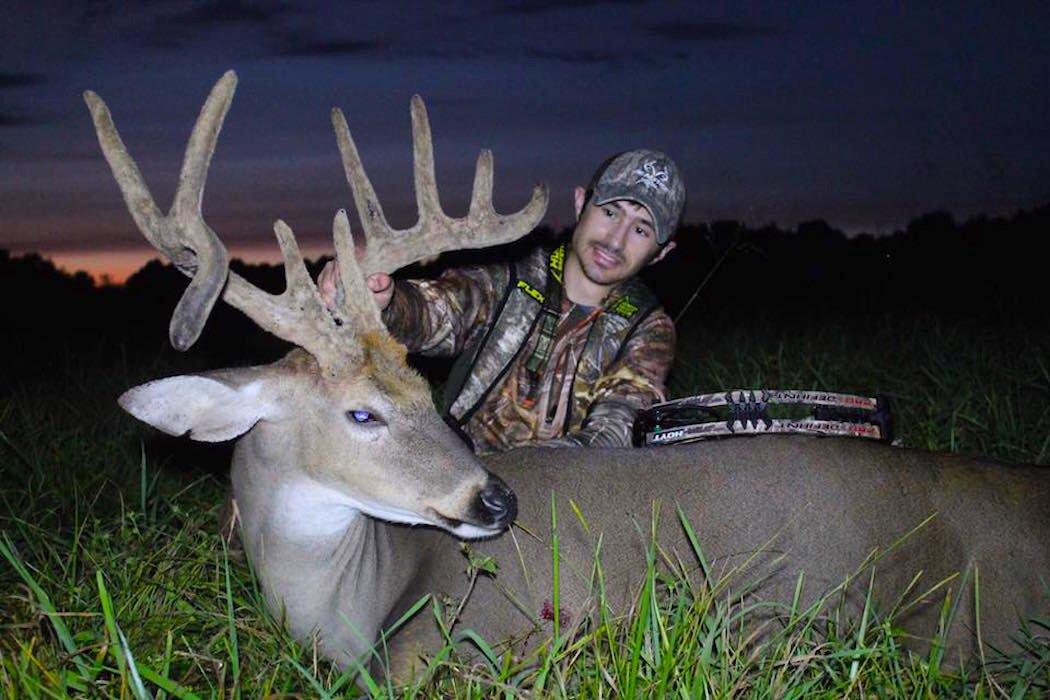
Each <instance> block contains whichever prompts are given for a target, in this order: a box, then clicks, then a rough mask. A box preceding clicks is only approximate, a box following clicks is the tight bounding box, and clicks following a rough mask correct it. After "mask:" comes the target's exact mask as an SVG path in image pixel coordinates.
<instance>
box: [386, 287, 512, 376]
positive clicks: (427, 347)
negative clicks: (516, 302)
mask: <svg viewBox="0 0 1050 700" xmlns="http://www.w3.org/2000/svg"><path fill="white" fill-rule="evenodd" d="M494 283H495V280H494V278H493V271H492V269H491V268H489V267H465V268H457V269H451V270H446V271H445V272H443V273H442V274H441V277H439V278H438V279H436V280H398V281H396V282H395V283H394V284H395V287H394V296H393V297H392V298H391V300H390V305H389V306H387V308H386V309H385V310H384V311H383V322H384V323H386V327H387V330H389V331H390V334H391V335H393V336H394V337H395V338H397V339H398V340H399V341H401V342H402V343H404V344H405V347H407V348H408V351H409V352H414V353H420V354H423V355H430V356H432V357H451V356H454V355H458V354H459V353H460V352H461V351H462V350H463V348H464V347H465V346H466V344H467V343H468V342H469V341H470V340H471V339H472V336H473V334H474V333H480V332H482V330H483V329H484V327H485V324H486V323H487V322H488V319H489V316H490V314H491V313H492V309H493V307H494V306H495V303H496V294H497V290H496V289H495V287H494Z"/></svg>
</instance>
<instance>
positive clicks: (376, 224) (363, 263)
mask: <svg viewBox="0 0 1050 700" xmlns="http://www.w3.org/2000/svg"><path fill="white" fill-rule="evenodd" d="M411 111H412V153H413V162H414V165H413V179H414V181H415V186H416V204H417V206H418V208H419V220H418V221H417V222H416V225H415V226H413V227H412V228H410V229H402V230H397V229H394V228H392V227H391V226H390V225H389V224H388V223H387V221H386V218H385V217H384V216H383V210H382V208H381V207H380V205H379V200H378V198H377V197H376V193H375V189H374V188H373V187H372V183H371V181H370V180H369V179H368V175H367V174H366V173H365V170H364V165H363V164H362V163H361V158H360V155H359V154H358V152H357V147H356V146H355V145H354V141H353V138H352V137H351V136H350V130H349V128H348V127H347V125H346V119H345V118H344V117H343V113H342V112H341V111H340V110H338V109H334V110H332V124H333V126H334V127H335V132H336V140H337V141H338V143H339V151H340V153H341V154H342V160H343V168H344V170H345V171H346V179H347V182H348V183H349V185H350V189H351V191H352V193H353V197H354V204H355V205H356V206H357V211H358V216H359V217H360V219H361V225H362V227H363V228H364V231H365V236H366V240H365V243H366V246H365V250H364V253H363V254H362V255H359V256H358V264H359V265H360V268H361V271H362V272H363V273H364V274H366V275H369V274H372V273H374V272H385V273H392V272H394V271H395V270H398V269H400V268H402V267H405V266H407V265H411V264H412V263H414V262H418V261H420V260H425V259H427V258H431V257H434V256H436V255H440V254H441V253H444V252H446V251H449V250H461V249H465V248H484V247H487V246H493V245H499V244H501V243H509V242H510V241H514V240H517V239H518V238H521V237H522V236H524V235H525V234H527V233H528V232H529V231H531V230H532V229H533V228H535V226H536V225H537V224H538V223H539V222H540V220H541V219H542V218H543V215H544V214H545V213H546V211H547V203H548V193H547V186H546V185H543V184H538V185H536V186H535V188H533V192H532V197H531V198H530V200H529V202H528V204H526V205H525V206H524V207H523V208H522V209H521V210H520V211H518V212H516V213H514V214H510V215H507V216H503V215H500V214H498V213H497V212H496V211H495V209H494V208H493V206H492V169H493V168H492V154H491V153H490V152H489V151H487V150H486V151H482V153H481V155H480V156H479V157H478V165H477V170H476V172H475V176H474V191H473V195H472V197H471V203H470V210H469V213H468V214H467V216H466V217H464V218H461V219H456V218H452V217H450V216H448V215H447V214H445V212H444V211H443V209H442V208H441V200H440V198H439V196H438V190H437V181H436V178H435V175H434V147H433V139H432V136H431V131H430V122H429V120H428V119H427V112H426V107H425V106H424V104H423V100H422V98H420V97H419V95H414V96H413V97H412V105H411Z"/></svg>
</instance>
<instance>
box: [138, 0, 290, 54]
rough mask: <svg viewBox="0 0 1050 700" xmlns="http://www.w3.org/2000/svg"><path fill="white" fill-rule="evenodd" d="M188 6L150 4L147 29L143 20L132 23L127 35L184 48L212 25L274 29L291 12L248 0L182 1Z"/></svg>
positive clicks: (144, 42) (159, 46) (165, 46)
mask: <svg viewBox="0 0 1050 700" xmlns="http://www.w3.org/2000/svg"><path fill="white" fill-rule="evenodd" d="M187 4H188V5H189V6H188V7H185V9H180V10H179V11H176V12H171V11H168V10H167V9H166V8H161V7H158V6H153V5H150V6H148V7H147V8H144V12H147V13H149V14H150V15H151V17H150V19H149V21H148V25H147V27H148V28H147V29H145V30H143V29H142V24H143V22H137V23H133V24H128V25H127V29H126V30H125V36H127V37H129V38H133V39H134V41H135V42H136V43H138V44H140V45H143V46H146V47H148V48H154V49H166V50H171V49H183V48H186V47H187V45H189V44H190V43H191V42H192V40H193V39H194V38H195V37H196V36H198V35H199V34H201V33H202V32H206V31H208V30H209V29H216V28H218V29H222V30H224V31H228V30H229V29H230V28H231V27H243V28H246V29H251V30H262V31H263V32H267V31H271V30H272V29H273V28H274V27H275V26H277V25H279V24H280V22H281V21H282V20H283V16H284V15H285V14H287V9H286V8H285V6H284V5H281V4H277V3H264V4H248V3H247V2H245V1H244V0H205V1H204V2H191V3H182V5H183V6H186V5H187Z"/></svg>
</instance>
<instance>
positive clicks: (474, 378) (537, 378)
mask: <svg viewBox="0 0 1050 700" xmlns="http://www.w3.org/2000/svg"><path fill="white" fill-rule="evenodd" d="M563 254H564V249H563V248H558V249H555V251H554V253H553V255H552V251H550V250H545V249H537V250H534V251H533V252H532V253H530V254H529V255H527V256H525V257H524V258H523V259H521V260H518V261H515V262H514V263H512V264H510V265H506V264H498V265H488V266H484V267H468V268H460V269H453V270H449V271H446V272H445V273H444V274H443V275H442V276H441V277H440V278H438V279H436V280H407V281H398V282H397V287H396V290H395V293H394V296H393V299H392V301H391V303H390V306H388V307H387V309H386V311H384V313H383V319H384V321H385V322H386V324H387V327H388V328H389V329H390V331H391V333H392V334H393V335H394V336H395V337H396V338H398V339H399V340H400V341H401V342H403V343H404V344H405V345H406V346H407V347H408V350H409V351H410V352H418V353H421V354H424V355H430V356H445V357H450V356H458V357H459V359H458V360H457V362H456V364H455V366H454V367H453V370H452V373H451V376H450V378H449V382H448V389H449V390H448V391H447V392H446V403H445V411H446V413H447V417H448V418H449V419H450V422H451V423H453V424H454V425H456V426H458V427H459V428H460V429H461V430H462V432H463V433H465V434H466V436H467V437H468V438H469V439H470V440H471V441H472V443H473V445H474V449H475V450H476V451H478V452H481V453H485V452H495V451H501V450H507V449H511V448H513V447H520V446H524V445H534V444H546V445H552V446H553V445H585V446H596V447H624V446H628V445H630V444H631V427H632V424H633V422H634V416H635V414H636V413H637V411H638V410H639V409H641V408H644V407H646V406H648V405H650V404H652V403H655V402H657V401H663V400H664V397H665V390H664V382H665V381H666V378H667V373H668V371H669V369H670V367H671V362H672V360H673V357H674V341H675V333H674V324H673V323H672V321H671V319H670V317H669V316H668V315H667V314H666V313H665V312H664V311H663V309H662V308H660V307H659V306H658V305H657V303H656V300H655V298H654V297H653V296H652V294H651V292H649V290H648V289H647V288H646V287H645V285H644V284H642V282H641V281H639V280H637V279H631V280H628V281H626V282H624V283H622V284H621V285H619V286H617V287H616V288H615V289H613V290H612V292H611V293H610V294H609V295H608V297H607V298H606V301H605V303H604V304H603V305H602V306H600V307H594V308H586V307H585V308H581V307H578V306H577V305H575V304H572V303H570V302H569V301H568V299H567V298H565V297H564V294H549V295H548V294H545V293H544V292H545V291H546V292H550V290H551V289H552V287H551V286H549V285H548V282H549V276H550V275H554V277H555V280H556V282H554V284H555V285H557V286H558V287H560V285H561V281H560V280H561V277H560V263H561V261H562V258H561V256H563ZM554 291H555V292H560V291H561V290H560V289H557V290H554ZM547 296H550V297H551V298H554V297H555V296H560V297H561V304H560V309H559V310H558V313H557V314H554V316H555V317H556V321H554V320H553V319H552V325H555V324H556V329H555V330H554V332H553V336H551V335H550V334H549V333H548V334H547V337H546V338H545V337H544V335H545V334H544V332H543V330H542V329H543V325H544V323H543V319H542V318H541V317H542V316H543V315H544V313H545V311H544V308H545V307H547V308H549V307H550V306H551V304H549V303H548V304H544V301H545V299H546V297H547ZM538 348H539V351H538V350H537V349H538ZM544 348H545V350H546V351H544ZM535 356H539V357H540V360H539V361H538V365H539V366H538V367H536V366H533V367H531V368H530V366H529V364H530V360H532V362H533V363H537V360H536V359H535Z"/></svg>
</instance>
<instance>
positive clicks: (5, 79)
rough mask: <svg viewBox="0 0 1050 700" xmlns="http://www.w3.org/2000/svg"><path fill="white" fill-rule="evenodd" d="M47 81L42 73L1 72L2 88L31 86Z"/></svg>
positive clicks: (0, 88)
mask: <svg viewBox="0 0 1050 700" xmlns="http://www.w3.org/2000/svg"><path fill="white" fill-rule="evenodd" d="M45 82H47V78H46V77H45V76H43V75H42V74H40V73H5V72H0V90H8V89H14V88H22V87H30V86H33V85H41V84H42V83H45Z"/></svg>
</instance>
